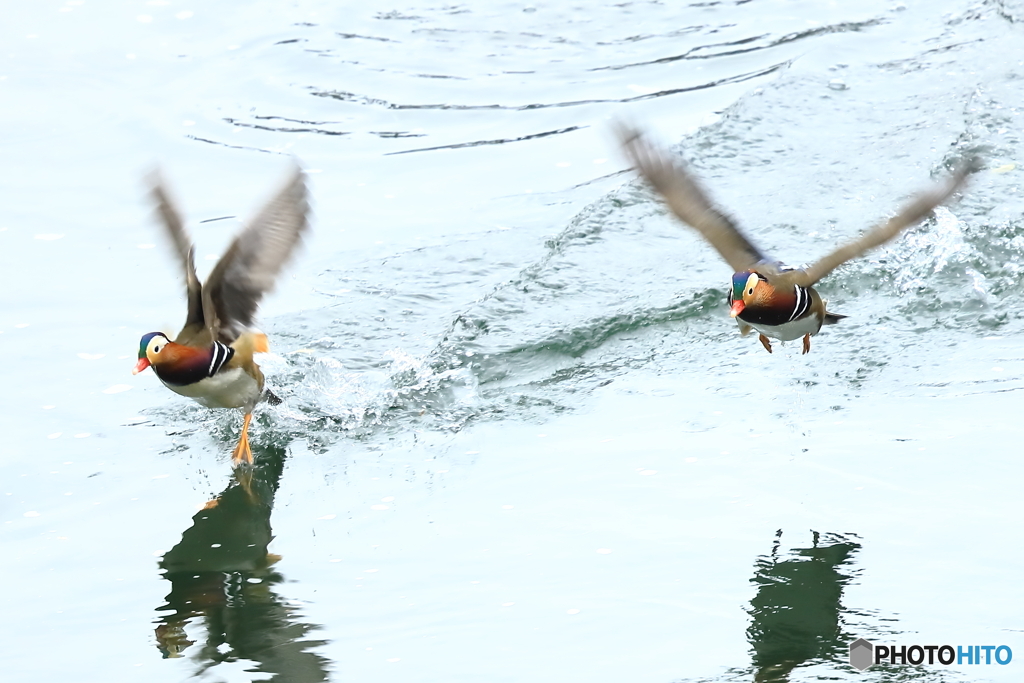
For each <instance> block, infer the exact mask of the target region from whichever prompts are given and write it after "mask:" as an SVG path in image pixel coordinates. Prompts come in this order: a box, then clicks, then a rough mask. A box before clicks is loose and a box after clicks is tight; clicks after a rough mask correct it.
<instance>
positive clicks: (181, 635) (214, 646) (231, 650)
mask: <svg viewBox="0 0 1024 683" xmlns="http://www.w3.org/2000/svg"><path fill="white" fill-rule="evenodd" d="M285 458H286V455H285V452H284V450H283V449H273V448H268V449H267V452H266V453H265V454H263V455H261V457H260V458H259V460H258V461H257V462H259V463H260V464H259V465H258V466H256V467H254V468H253V469H252V470H250V471H242V473H241V474H240V475H236V476H241V477H244V480H238V479H236V480H235V481H233V482H232V483H231V484H230V485H229V486H228V487H227V489H226V490H225V491H224V492H223V493H222V494H221V495H220V497H219V498H217V499H215V500H213V501H211V502H210V503H209V504H207V506H206V507H204V508H203V509H202V510H200V511H199V512H198V513H196V515H195V516H194V517H193V518H192V520H193V524H192V526H191V527H190V528H189V529H186V530H185V532H184V533H183V534H182V535H181V541H180V542H179V543H178V544H177V545H176V546H174V547H173V548H172V549H171V550H170V551H168V552H167V553H166V554H165V555H164V556H163V558H162V559H161V561H160V567H161V569H163V570H164V572H165V573H164V578H165V579H167V580H168V581H170V582H171V592H170V593H169V594H168V595H167V598H166V600H167V604H166V605H163V606H161V607H160V608H159V609H158V610H157V611H158V612H162V613H164V614H163V615H162V616H161V617H160V618H159V619H158V624H159V625H158V626H157V628H156V638H157V646H158V647H159V648H160V650H161V652H163V654H164V657H181V656H182V653H183V651H185V650H186V649H187V648H189V647H190V646H192V645H194V644H195V641H194V640H189V637H188V636H189V634H188V633H187V632H186V627H188V626H189V624H190V622H192V621H193V620H195V619H197V618H201V619H202V620H203V621H204V625H205V628H206V635H205V639H206V642H205V643H204V644H203V645H202V647H201V649H200V650H199V651H198V652H195V654H193V655H192V656H193V658H194V659H195V660H196V662H197V663H198V664H199V670H198V671H197V672H196V673H197V675H201V674H202V673H203V672H205V671H207V670H208V669H210V668H212V667H214V666H216V665H217V664H219V663H221V662H229V661H237V660H250V661H253V662H256V663H257V665H256V666H255V667H254V668H253V669H252V671H253V672H262V673H269V674H273V677H272V678H270V679H269V680H287V681H289V682H291V681H295V682H302V683H304V682H306V681H324V680H326V679H327V676H328V674H327V664H328V662H327V660H326V659H324V658H323V657H321V656H320V655H317V654H315V653H313V652H310V650H311V649H313V648H316V647H318V646H320V645H323V644H324V642H325V641H318V640H310V639H307V637H306V636H307V634H308V633H309V631H311V630H313V629H315V628H317V627H316V626H314V625H311V624H306V623H302V622H301V621H299V619H300V615H299V614H298V612H297V610H296V609H295V608H294V607H292V606H290V605H289V604H288V602H287V600H285V599H283V598H282V597H280V596H279V595H277V594H276V593H275V590H274V588H275V586H276V585H277V584H279V583H282V582H283V581H284V577H283V576H282V575H281V573H280V572H278V571H276V570H275V569H274V568H273V567H274V563H276V562H277V561H278V560H279V559H281V558H280V557H279V556H277V555H273V554H270V553H268V552H267V546H268V545H269V544H270V541H271V540H272V539H273V535H272V532H271V528H270V512H271V509H272V508H273V501H274V493H275V492H276V491H277V487H278V481H279V479H280V476H281V472H282V470H283V469H284V462H285ZM192 628H195V627H192ZM189 630H192V629H189Z"/></svg>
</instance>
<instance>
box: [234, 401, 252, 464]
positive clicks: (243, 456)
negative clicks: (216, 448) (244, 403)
mask: <svg viewBox="0 0 1024 683" xmlns="http://www.w3.org/2000/svg"><path fill="white" fill-rule="evenodd" d="M251 421H252V412H251V411H250V412H247V413H246V414H245V420H244V421H243V422H242V436H241V437H239V439H238V445H237V446H235V451H234V453H232V454H231V464H232V466H234V467H238V466H240V465H243V464H245V465H251V464H252V450H251V449H250V448H249V423H250V422H251Z"/></svg>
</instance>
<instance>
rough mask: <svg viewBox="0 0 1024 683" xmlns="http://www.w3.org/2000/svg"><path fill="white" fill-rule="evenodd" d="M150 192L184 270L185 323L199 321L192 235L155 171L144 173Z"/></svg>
mask: <svg viewBox="0 0 1024 683" xmlns="http://www.w3.org/2000/svg"><path fill="white" fill-rule="evenodd" d="M148 181H149V185H150V188H151V189H150V194H151V195H152V196H153V201H154V202H155V203H156V210H157V212H158V213H159V214H160V218H161V219H162V220H161V222H162V223H163V224H164V227H165V228H166V229H167V235H168V237H170V239H171V244H172V245H173V246H174V251H175V252H176V253H177V254H178V258H179V259H180V260H181V265H182V269H183V270H184V271H185V290H186V293H187V295H188V317H187V318H186V320H185V326H186V327H188V326H190V325H196V324H199V325H202V324H203V299H202V291H203V288H202V285H200V284H199V278H198V277H196V261H195V247H194V246H193V244H192V237H191V235H189V234H188V230H186V229H185V224H184V223H183V222H182V220H181V213H180V212H179V211H178V209H177V208H176V207H175V205H174V201H173V200H172V199H171V196H170V194H169V193H168V192H167V188H166V187H165V185H164V179H163V177H162V176H161V175H160V173H159V172H158V171H154V172H153V173H151V174H150V175H149V177H148Z"/></svg>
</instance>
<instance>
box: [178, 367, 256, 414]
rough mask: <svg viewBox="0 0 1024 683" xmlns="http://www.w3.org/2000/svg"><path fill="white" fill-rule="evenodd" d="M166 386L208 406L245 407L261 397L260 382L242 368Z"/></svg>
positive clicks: (254, 403)
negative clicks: (178, 384)
mask: <svg viewBox="0 0 1024 683" xmlns="http://www.w3.org/2000/svg"><path fill="white" fill-rule="evenodd" d="M166 386H167V388H168V389H170V390H171V391H173V392H174V393H176V394H181V395H182V396H188V397H189V398H191V399H193V400H195V401H196V402H197V403H199V404H200V405H204V406H206V407H207V408H243V407H245V406H253V405H256V402H257V401H258V400H259V398H260V386H259V383H258V382H257V381H256V379H255V378H254V377H252V376H251V375H250V374H249V373H247V372H246V371H245V370H243V369H242V368H232V369H230V370H222V371H221V372H218V373H217V374H215V375H214V376H213V377H207V378H206V379H201V380H199V381H198V382H193V383H192V384H185V385H182V386H175V385H173V384H167V385H166Z"/></svg>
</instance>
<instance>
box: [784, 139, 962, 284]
mask: <svg viewBox="0 0 1024 683" xmlns="http://www.w3.org/2000/svg"><path fill="white" fill-rule="evenodd" d="M979 168H981V160H980V159H978V158H977V157H971V158H970V159H968V160H967V161H965V162H964V163H962V164H961V165H960V166H959V167H958V168H957V169H956V171H954V172H953V174H952V175H951V176H950V177H949V178H948V179H947V180H946V181H945V182H943V183H942V184H940V185H937V186H935V187H934V188H932V189H930V190H928V191H926V192H922V193H920V194H918V195H917V196H915V197H914V198H913V199H912V200H910V202H908V203H907V204H906V205H905V206H903V208H901V209H900V210H899V211H898V212H897V213H896V215H895V216H893V217H892V218H890V219H889V220H887V221H885V222H884V223H879V224H878V225H876V226H874V227H873V228H871V229H870V230H868V231H867V232H866V233H864V234H863V235H861V236H860V238H859V239H856V240H854V241H853V242H850V243H849V244H844V245H843V246H841V247H839V248H838V249H836V250H835V251H833V252H832V253H831V254H829V255H827V256H825V257H824V258H822V259H821V260H819V261H818V262H817V263H815V264H813V265H811V266H809V267H807V268H805V269H804V270H803V271H802V276H801V277H798V278H797V279H796V282H797V284H800V285H802V286H804V287H809V286H811V285H813V284H814V283H815V282H817V281H818V280H820V279H821V278H823V277H825V276H826V275H828V274H829V273H831V272H832V271H833V270H835V269H836V268H838V267H839V266H841V265H842V264H844V263H846V262H847V261H849V260H850V259H854V258H857V257H858V256H860V255H861V254H863V253H864V252H866V251H868V250H870V249H874V248H875V247H878V246H880V245H882V244H885V243H886V242H888V241H889V240H891V239H892V238H893V237H896V235H898V234H900V232H901V231H903V230H904V229H906V228H909V227H910V226H912V225H915V224H916V223H918V222H919V221H921V220H922V219H924V218H925V217H926V216H928V214H930V213H931V212H932V210H933V209H935V207H937V206H939V205H940V204H943V203H944V202H945V201H946V200H948V199H949V198H950V196H951V195H952V194H953V193H954V192H956V191H957V190H958V189H960V187H961V186H962V185H963V184H964V181H965V180H966V179H967V176H969V175H970V174H971V173H974V172H975V171H977V170H978V169H979Z"/></svg>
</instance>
